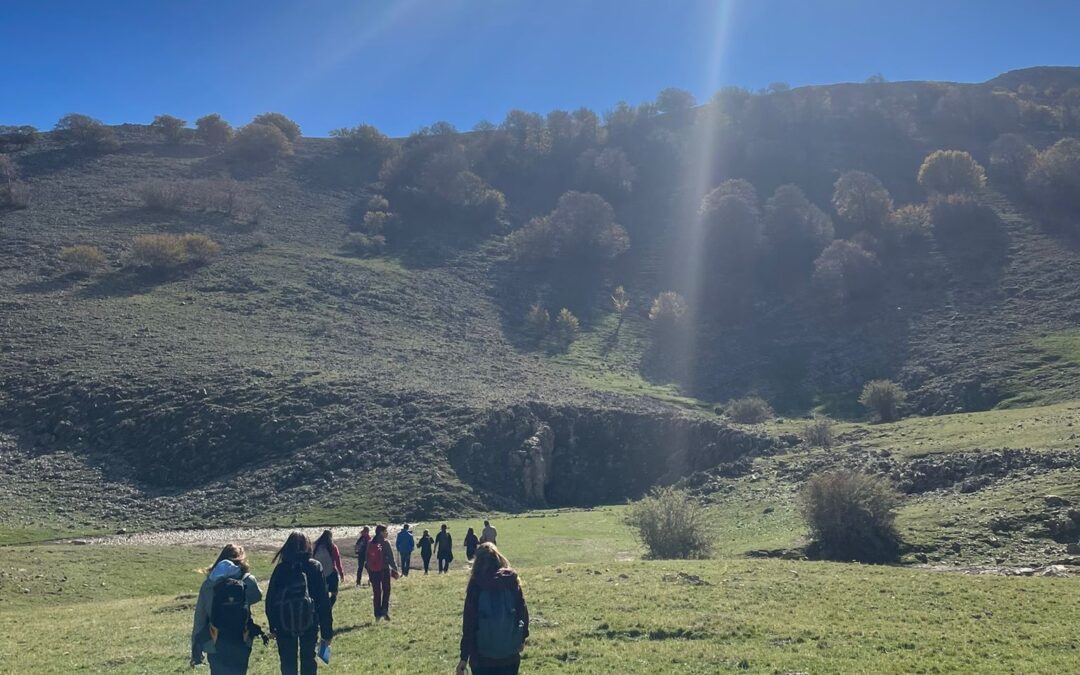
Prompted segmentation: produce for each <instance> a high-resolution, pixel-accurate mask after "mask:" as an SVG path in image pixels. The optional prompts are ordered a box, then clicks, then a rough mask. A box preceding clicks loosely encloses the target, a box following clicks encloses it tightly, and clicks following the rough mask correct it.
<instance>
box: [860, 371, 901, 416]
mask: <svg viewBox="0 0 1080 675" xmlns="http://www.w3.org/2000/svg"><path fill="white" fill-rule="evenodd" d="M905 398H906V395H905V394H904V390H903V389H902V388H901V387H900V385H898V384H897V383H895V382H893V381H892V380H870V381H869V382H867V383H866V384H865V385H863V390H862V394H860V395H859V403H861V404H862V405H863V406H864V407H865V408H866V409H867V410H869V411H870V412H871V413H872V414H873V415H874V416H875V417H876V418H877V420H878V421H880V422H892V421H895V420H898V419H900V407H901V406H902V405H904V399H905Z"/></svg>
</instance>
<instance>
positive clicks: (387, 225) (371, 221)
mask: <svg viewBox="0 0 1080 675" xmlns="http://www.w3.org/2000/svg"><path fill="white" fill-rule="evenodd" d="M400 221H401V219H400V218H399V217H398V215H397V214H396V213H392V212H388V211H368V212H367V213H365V214H364V221H363V223H362V224H361V228H362V229H363V231H364V232H366V233H367V234H371V235H375V234H382V233H383V232H385V231H386V230H393V229H394V226H395V225H397V224H398V223H399V222H400Z"/></svg>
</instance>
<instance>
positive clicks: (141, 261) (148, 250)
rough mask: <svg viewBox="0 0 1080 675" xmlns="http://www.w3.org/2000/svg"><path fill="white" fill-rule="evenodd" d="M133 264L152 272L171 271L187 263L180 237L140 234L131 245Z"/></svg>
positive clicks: (185, 252)
mask: <svg viewBox="0 0 1080 675" xmlns="http://www.w3.org/2000/svg"><path fill="white" fill-rule="evenodd" d="M131 254H132V257H133V258H134V260H135V264H137V265H141V266H143V267H148V268H150V269H151V270H154V271H164V270H172V269H176V268H177V267H180V266H181V265H183V264H184V263H186V262H187V251H186V250H185V248H184V244H183V242H181V241H180V237H178V236H176V235H173V234H140V235H139V236H137V237H135V239H134V240H133V241H132V244H131Z"/></svg>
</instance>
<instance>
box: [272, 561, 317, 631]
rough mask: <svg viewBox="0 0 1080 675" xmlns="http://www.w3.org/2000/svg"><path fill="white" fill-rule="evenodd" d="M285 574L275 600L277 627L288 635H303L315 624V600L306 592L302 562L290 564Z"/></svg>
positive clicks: (305, 577)
mask: <svg viewBox="0 0 1080 675" xmlns="http://www.w3.org/2000/svg"><path fill="white" fill-rule="evenodd" d="M285 574H286V576H285V578H284V579H283V580H282V582H283V586H282V591H281V595H280V596H279V599H278V600H277V607H278V609H277V617H278V625H277V628H278V630H280V631H281V632H283V633H288V634H290V635H303V634H304V633H307V632H308V631H309V630H311V628H312V626H314V625H315V601H314V600H312V599H311V593H309V592H308V580H307V574H305V573H304V566H303V563H299V562H298V563H294V564H292V565H290V566H289V567H288V569H287V570H286V571H285Z"/></svg>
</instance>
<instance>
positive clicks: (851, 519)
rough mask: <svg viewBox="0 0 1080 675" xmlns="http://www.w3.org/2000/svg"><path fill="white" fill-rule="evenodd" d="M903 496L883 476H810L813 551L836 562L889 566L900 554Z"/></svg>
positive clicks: (805, 507)
mask: <svg viewBox="0 0 1080 675" xmlns="http://www.w3.org/2000/svg"><path fill="white" fill-rule="evenodd" d="M899 501H900V499H899V496H898V495H897V494H896V490H895V489H894V488H893V487H892V485H891V484H890V483H889V482H888V481H886V480H885V479H883V478H878V477H876V476H870V475H867V474H863V473H858V472H854V471H848V470H839V471H831V472H828V473H822V474H817V475H815V476H813V477H812V478H810V480H809V481H808V482H807V484H806V487H805V488H803V492H802V494H801V495H800V506H801V511H802V515H803V519H804V520H805V521H806V525H807V527H809V528H810V532H811V534H812V537H813V543H812V545H811V547H810V548H811V550H812V551H813V552H816V553H817V554H818V555H820V556H821V557H823V558H828V559H831V560H841V561H845V562H846V561H849V560H858V561H861V562H872V563H880V562H889V561H892V560H895V559H896V557H897V556H898V554H899V544H900V536H899V534H898V533H897V531H896V525H895V522H896V507H897V505H898V504H899Z"/></svg>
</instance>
